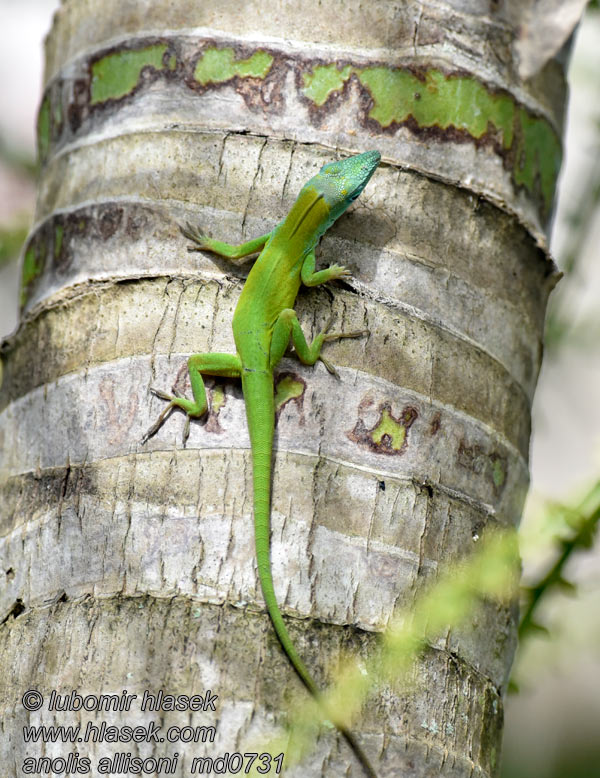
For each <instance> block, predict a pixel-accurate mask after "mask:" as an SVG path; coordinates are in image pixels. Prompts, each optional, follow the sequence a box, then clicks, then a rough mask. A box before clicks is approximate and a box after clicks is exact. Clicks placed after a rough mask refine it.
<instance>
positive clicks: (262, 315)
mask: <svg viewBox="0 0 600 778" xmlns="http://www.w3.org/2000/svg"><path fill="white" fill-rule="evenodd" d="M380 159H381V155H380V154H379V152H378V151H367V152H365V153H364V154H357V155H356V156H353V157H348V158H347V159H342V160H340V161H339V162H332V163H330V164H328V165H325V166H324V167H323V168H321V170H320V171H319V173H317V175H316V176H314V177H313V178H311V179H310V181H308V182H307V183H306V184H305V185H304V186H303V187H302V189H301V191H300V194H299V195H298V198H297V200H296V202H295V203H294V205H293V206H292V209H291V210H290V212H289V214H288V215H287V217H286V218H285V220H284V221H283V222H281V223H280V224H278V225H277V226H276V227H275V229H273V230H272V232H269V233H267V234H266V235H261V236H260V237H259V238H255V239H254V240H250V241H248V242H247V243H242V244H241V245H240V246H232V245H230V244H228V243H222V242H220V241H218V240H212V239H211V238H207V237H206V236H204V235H203V234H201V233H200V232H199V231H198V230H195V229H193V228H191V227H189V226H188V227H187V229H185V230H182V232H183V233H184V235H185V236H186V237H188V238H190V239H191V240H192V241H194V243H196V244H197V246H195V249H197V250H199V251H200V250H201V251H211V252H213V253H215V254H218V255H220V256H222V257H226V258H227V259H230V260H232V261H234V262H235V261H238V260H244V259H245V258H246V257H248V256H249V255H251V254H255V253H257V252H260V254H259V256H258V258H257V260H256V262H255V263H254V265H253V267H252V269H251V270H250V272H249V274H248V278H247V279H246V283H245V284H244V288H243V289H242V293H241V295H240V299H239V302H238V304H237V307H236V309H235V312H234V314H233V321H232V329H233V337H234V340H235V346H236V349H237V353H236V354H194V355H192V356H191V357H190V358H189V360H188V368H189V374H190V382H191V386H192V393H193V395H194V399H193V400H188V399H185V398H183V397H174V396H171V395H168V394H166V393H164V392H162V391H158V390H156V389H153V390H152V391H153V392H154V393H155V394H156V395H158V396H159V397H160V398H162V399H163V400H167V401H168V403H169V404H168V405H167V407H166V408H165V410H164V411H163V412H162V413H161V415H160V416H159V418H158V419H157V421H156V422H155V424H153V426H152V427H151V428H150V429H149V430H148V432H147V433H146V435H145V436H144V442H145V441H146V440H147V439H148V438H149V437H150V436H151V435H154V433H155V432H157V430H158V429H159V427H160V426H161V425H162V423H163V422H164V421H165V419H166V417H167V415H168V414H169V413H170V412H171V410H172V409H173V408H181V409H182V410H183V411H185V413H186V414H187V421H186V430H185V433H184V435H185V437H187V433H188V431H189V419H190V417H194V418H197V417H199V416H202V415H203V414H204V413H206V412H207V410H208V402H207V399H206V391H205V387H204V382H203V380H202V375H203V374H204V375H210V376H222V377H225V378H240V379H241V381H242V390H243V392H244V402H245V405H246V415H247V418H248V428H249V432H250V445H251V449H252V468H253V483H254V528H255V529H254V536H255V543H256V561H257V566H258V575H259V578H260V583H261V587H262V592H263V596H264V598H265V603H266V606H267V609H268V612H269V615H270V617H271V621H272V622H273V627H274V628H275V632H276V633H277V637H278V638H279V640H280V642H281V645H282V646H283V649H284V651H285V653H286V654H287V656H288V658H289V660H290V662H291V663H292V665H293V666H294V669H295V670H296V672H297V673H298V675H299V676H300V678H301V679H302V681H303V682H304V684H305V686H306V687H307V688H308V689H309V691H310V692H311V693H312V694H313V695H314V696H315V698H317V700H319V701H320V702H321V703H322V704H323V701H322V697H321V694H320V691H319V689H318V687H317V685H316V683H315V682H314V680H313V678H312V676H311V675H310V673H309V672H308V670H307V668H306V666H305V665H304V662H303V661H302V659H301V658H300V656H299V655H298V652H297V651H296V648H295V647H294V644H293V643H292V640H291V638H290V636H289V634H288V631H287V628H286V626H285V623H284V621H283V618H282V616H281V612H280V610H279V606H278V604H277V600H276V598H275V591H274V589H273V577H272V574H271V560H270V540H269V536H270V503H271V462H272V453H273V433H274V428H275V400H274V388H273V371H274V369H275V367H276V366H277V364H278V363H279V361H280V360H281V358H282V357H283V355H284V353H285V350H286V349H287V347H288V345H289V341H290V338H291V340H292V343H293V344H294V348H295V350H296V354H297V356H298V358H299V359H300V361H301V362H303V363H304V364H305V365H314V364H315V362H316V361H317V360H318V359H320V360H321V361H322V362H323V363H324V365H325V367H326V368H327V369H328V370H329V372H330V373H333V374H334V375H336V371H335V369H334V367H333V366H332V365H331V364H330V363H329V362H328V361H327V360H326V359H325V358H324V357H323V356H321V348H322V346H323V343H324V342H325V341H327V340H337V339H338V338H358V337H360V336H362V335H366V334H368V333H367V331H366V330H361V331H359V332H345V333H344V332H337V333H329V332H328V329H329V326H330V325H331V321H329V323H328V324H327V325H326V326H325V328H324V330H323V331H322V332H320V333H319V334H318V335H317V336H316V337H315V339H314V340H313V342H312V343H311V344H308V343H307V342H306V338H305V337H304V333H303V332H302V329H301V327H300V324H299V323H298V317H297V316H296V312H295V311H294V308H293V306H294V303H295V300H296V295H297V294H298V290H299V289H300V284H301V283H302V284H304V285H305V286H318V285H319V284H324V283H326V282H327V281H332V280H334V279H336V278H343V277H344V276H348V275H349V271H348V270H347V269H346V268H345V267H343V266H341V265H331V266H330V267H328V268H326V269H325V270H316V271H315V247H316V245H317V243H318V242H319V240H320V238H321V236H322V235H323V233H324V232H325V231H326V230H328V229H329V227H331V225H332V224H333V223H334V222H335V220H336V219H337V218H338V217H340V216H341V215H342V214H343V213H344V211H345V210H346V209H347V208H348V206H349V205H350V204H351V203H352V202H353V201H354V200H356V198H357V197H358V196H359V195H360V193H361V192H362V190H363V189H364V188H365V186H366V184H367V182H368V181H369V179H370V178H371V176H372V175H373V172H374V171H375V169H376V167H377V165H378V164H379V161H380ZM325 713H326V715H327V717H328V718H330V719H331V720H332V721H333V722H334V723H335V722H336V716H335V713H334V712H332V711H329V710H325ZM336 726H337V727H338V729H339V730H340V731H341V732H342V734H343V735H344V737H345V738H346V740H347V741H348V743H349V744H350V746H351V747H352V749H353V751H354V753H355V754H356V756H357V758H358V759H359V760H360V762H361V764H362V766H363V768H364V770H365V772H366V773H367V775H369V776H371V777H372V778H374V776H375V771H374V770H373V768H372V766H371V764H370V762H369V760H368V758H367V757H366V755H365V754H364V752H363V750H362V748H361V747H360V745H359V744H358V742H357V740H356V738H355V737H354V735H353V734H352V733H351V732H350V731H349V730H348V729H347V728H346V727H345V726H344V725H341V724H339V723H336Z"/></svg>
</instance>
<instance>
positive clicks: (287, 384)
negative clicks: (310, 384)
mask: <svg viewBox="0 0 600 778" xmlns="http://www.w3.org/2000/svg"><path fill="white" fill-rule="evenodd" d="M303 393H304V383H303V382H302V381H298V380H296V379H295V378H293V377H292V376H291V375H285V376H283V377H282V378H281V379H280V380H279V381H278V382H277V386H276V389H275V411H276V412H277V411H279V410H281V408H283V406H284V405H285V404H286V403H287V402H289V401H290V400H297V399H298V397H302V394H303Z"/></svg>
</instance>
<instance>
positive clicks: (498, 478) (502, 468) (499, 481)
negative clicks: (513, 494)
mask: <svg viewBox="0 0 600 778" xmlns="http://www.w3.org/2000/svg"><path fill="white" fill-rule="evenodd" d="M492 481H493V482H494V486H495V487H496V488H497V489H500V488H501V487H502V486H504V482H505V481H506V465H505V463H504V462H503V460H502V459H501V458H500V457H492Z"/></svg>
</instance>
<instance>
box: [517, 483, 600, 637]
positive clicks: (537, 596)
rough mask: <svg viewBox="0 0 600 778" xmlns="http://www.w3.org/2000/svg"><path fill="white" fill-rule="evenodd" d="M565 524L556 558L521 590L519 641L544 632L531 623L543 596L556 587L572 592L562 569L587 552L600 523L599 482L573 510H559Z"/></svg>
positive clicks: (571, 586) (558, 540) (533, 621)
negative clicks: (582, 551) (568, 529)
mask: <svg viewBox="0 0 600 778" xmlns="http://www.w3.org/2000/svg"><path fill="white" fill-rule="evenodd" d="M558 510H559V512H560V513H562V514H563V515H564V519H565V521H566V523H567V524H568V525H569V526H570V527H571V534H570V535H569V536H568V537H563V538H557V541H556V542H557V544H558V555H557V556H556V558H555V560H554V562H553V563H552V565H551V566H550V568H549V569H548V570H547V572H546V573H544V575H542V576H541V578H540V579H539V580H538V581H537V583H535V584H533V585H532V586H529V587H524V588H523V594H524V599H525V606H524V609H523V615H522V617H521V623H520V625H519V639H520V640H522V639H523V638H524V637H526V636H527V635H528V634H529V633H531V632H540V631H542V632H547V630H546V628H545V627H543V626H541V625H540V624H538V623H537V622H536V621H535V620H534V614H535V611H536V610H537V609H538V607H539V604H540V602H541V600H542V599H543V598H545V597H546V596H547V594H548V593H549V592H550V591H551V590H552V589H555V588H557V587H560V588H562V589H569V590H573V589H574V588H575V587H574V585H573V584H572V583H571V582H570V581H568V580H566V579H565V577H564V569H565V565H566V564H567V562H568V561H569V559H570V558H571V556H572V554H573V553H574V552H575V551H578V550H580V549H584V548H586V549H589V548H591V547H592V544H593V542H594V534H595V532H596V529H597V527H598V523H599V522H600V481H598V482H597V483H596V484H595V485H594V487H593V488H592V489H591V490H590V492H589V493H588V494H587V495H586V496H585V498H584V499H583V500H582V502H581V503H580V504H579V506H578V507H577V508H575V509H572V508H567V507H564V506H560V507H559V509H558Z"/></svg>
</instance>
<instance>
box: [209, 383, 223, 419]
mask: <svg viewBox="0 0 600 778" xmlns="http://www.w3.org/2000/svg"><path fill="white" fill-rule="evenodd" d="M210 400H211V403H210V410H211V412H212V413H214V414H215V415H217V414H218V413H219V411H220V410H221V408H222V407H223V406H224V405H225V391H224V390H223V387H222V386H219V385H218V384H217V385H216V386H214V387H213V390H212V392H211V396H210Z"/></svg>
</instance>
